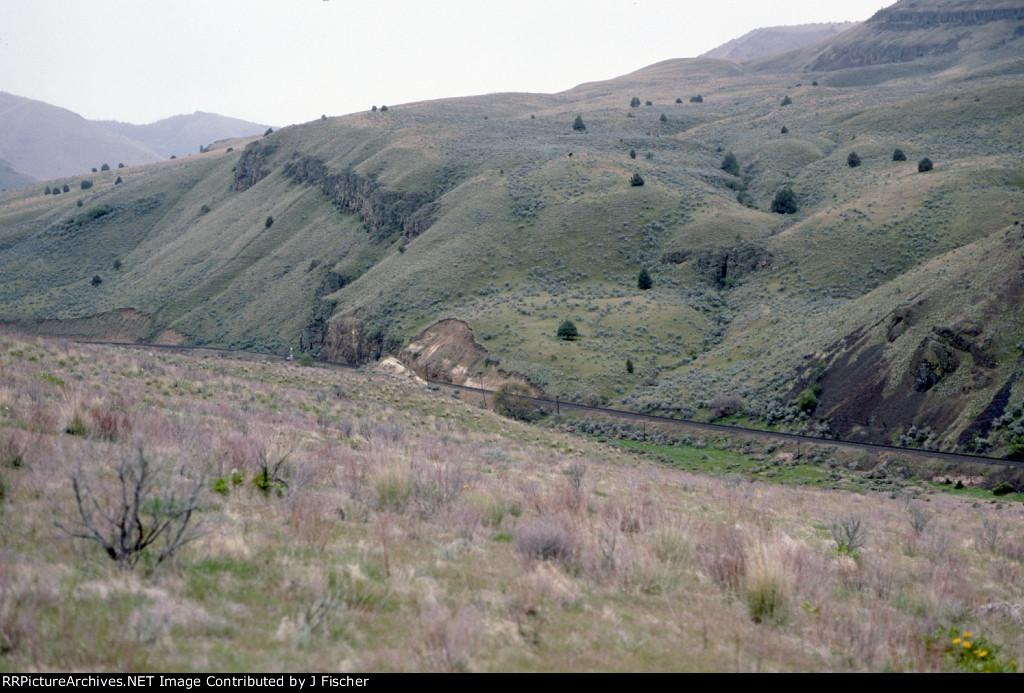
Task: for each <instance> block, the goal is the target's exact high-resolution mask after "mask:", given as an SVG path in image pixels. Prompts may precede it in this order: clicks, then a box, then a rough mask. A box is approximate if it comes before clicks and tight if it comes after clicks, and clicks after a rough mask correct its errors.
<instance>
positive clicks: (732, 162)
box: [722, 152, 740, 176]
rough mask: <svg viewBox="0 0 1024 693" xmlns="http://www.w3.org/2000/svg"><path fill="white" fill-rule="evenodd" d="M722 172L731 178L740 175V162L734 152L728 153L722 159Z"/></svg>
mask: <svg viewBox="0 0 1024 693" xmlns="http://www.w3.org/2000/svg"><path fill="white" fill-rule="evenodd" d="M722 170H723V171H725V172H726V173H728V174H729V175H731V176H738V175H740V162H739V160H737V159H736V155H735V154H733V153H732V152H726V154H725V156H724V157H723V158H722Z"/></svg>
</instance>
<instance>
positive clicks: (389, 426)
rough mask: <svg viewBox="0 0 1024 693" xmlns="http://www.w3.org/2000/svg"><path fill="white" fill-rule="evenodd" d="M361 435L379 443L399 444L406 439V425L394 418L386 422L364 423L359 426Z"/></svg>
mask: <svg viewBox="0 0 1024 693" xmlns="http://www.w3.org/2000/svg"><path fill="white" fill-rule="evenodd" d="M359 435H361V436H362V437H364V438H366V439H367V440H370V441H375V442H378V443H397V442H399V441H401V440H402V438H404V437H405V425H403V424H402V422H400V421H396V420H395V419H393V418H388V419H387V420H385V421H373V422H370V421H363V422H361V423H360V424H359Z"/></svg>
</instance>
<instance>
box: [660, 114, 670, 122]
mask: <svg viewBox="0 0 1024 693" xmlns="http://www.w3.org/2000/svg"><path fill="white" fill-rule="evenodd" d="M658 120H660V121H661V122H663V123H667V122H668V118H666V117H665V114H664V113H662V114H661V117H660V118H658Z"/></svg>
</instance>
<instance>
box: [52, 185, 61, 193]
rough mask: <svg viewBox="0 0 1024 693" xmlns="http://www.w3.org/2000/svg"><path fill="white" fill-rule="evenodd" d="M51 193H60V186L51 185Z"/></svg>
mask: <svg viewBox="0 0 1024 693" xmlns="http://www.w3.org/2000/svg"><path fill="white" fill-rule="evenodd" d="M53 194H54V195H60V188H58V187H57V186H56V185H55V186H53Z"/></svg>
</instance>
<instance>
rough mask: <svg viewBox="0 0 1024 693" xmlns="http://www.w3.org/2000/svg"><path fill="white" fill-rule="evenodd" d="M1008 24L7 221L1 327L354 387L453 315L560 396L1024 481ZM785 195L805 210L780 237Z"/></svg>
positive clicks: (352, 120)
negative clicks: (778, 429)
mask: <svg viewBox="0 0 1024 693" xmlns="http://www.w3.org/2000/svg"><path fill="white" fill-rule="evenodd" d="M1004 4H1005V3H1004ZM1004 4H1000V3H985V2H977V3H960V4H959V5H958V7H960V8H961V10H963V11H960V10H957V12H956V13H954V14H953V15H950V17H951V19H950V22H949V23H948V24H949V25H948V26H946V25H943V24H941V23H940V24H938V25H936V26H932V25H931V24H930V23H929V22H931V21H932V18H933V15H932V14H928V13H929V12H933V11H938V10H939V9H943V8H945V5H941V4H940V3H935V2H929V3H922V2H919V3H916V5H915V6H914V8H909V5H907V4H906V3H900V4H897V6H896V8H895V9H897V10H899V12H901V13H903V14H899V13H897V14H892V13H891V12H889V11H886V12H885V13H879V15H877V16H876V17H874V18H872V19H871V20H870V21H868V22H866V23H864V24H863V25H860V26H858V27H857V28H855V29H851V30H850V31H848V32H844V33H843V34H841V35H839V36H837V37H836V38H835V39H834V40H833V41H831V42H828V43H822V44H817V45H816V46H815V47H813V50H812V49H811V48H807V49H801V50H799V51H796V52H792V53H787V54H784V55H782V56H775V57H772V58H763V59H759V60H755V61H749V62H735V61H726V60H712V59H696V60H672V61H666V62H664V63H659V64H657V65H653V66H650V67H648V68H645V69H643V70H639V71H637V72H635V73H633V74H630V75H625V76H622V77H618V78H616V79H613V80H609V81H606V82H596V83H589V84H583V85H580V86H579V87H576V88H574V89H571V90H569V91H567V92H563V93H560V94H555V95H536V94H491V95H487V96H480V97H473V98H464V99H446V100H438V101H430V102H422V103H416V104H405V105H400V106H393V107H390V108H388V109H387V110H385V109H384V108H380V109H379V110H376V111H371V112H364V113H358V114H353V115H350V116H344V117H340V118H331V119H327V118H324V119H320V120H316V121H313V122H310V123H306V124H304V125H299V126H294V127H289V128H285V129H283V130H279V131H277V132H274V133H272V134H270V135H267V136H265V137H262V138H260V139H259V140H256V141H253V142H252V143H250V144H248V145H246V146H245V147H244V148H243V146H242V145H241V144H240V143H239V144H237V146H234V147H233V148H232V151H227V148H221V149H220V150H218V151H214V152H210V153H206V154H203V155H199V156H193V157H188V158H187V159H178V160H175V161H172V162H165V163H162V164H156V165H151V166H146V167H134V168H130V169H125V170H122V171H117V172H116V173H115V172H113V171H112V172H108V173H106V174H97V175H96V176H92V177H90V181H92V182H94V183H95V185H94V187H92V188H89V189H87V190H82V189H81V188H80V184H79V181H78V180H71V181H68V182H69V185H70V188H71V192H70V193H68V194H63V195H59V196H56V197H54V196H43V195H41V194H40V193H41V191H42V190H41V188H42V184H40V185H39V186H32V187H30V188H26V189H25V190H23V191H19V192H17V193H8V194H6V195H5V196H2V197H0V273H2V275H3V276H4V277H5V279H8V278H9V281H5V282H3V283H2V284H0V300H2V301H3V303H2V305H3V306H4V308H3V313H4V314H3V315H2V316H0V320H4V321H6V322H13V323H17V324H19V325H20V326H21V327H23V328H37V327H38V328H39V329H43V327H40V326H41V325H43V326H44V327H45V330H44V331H47V332H58V333H59V332H62V331H63V332H64V333H65V334H71V333H75V331H76V330H78V329H79V327H77V326H78V325H80V324H81V321H82V320H85V319H87V318H89V316H96V315H112V314H114V313H112V311H117V310H123V309H133V310H135V311H138V312H139V313H142V314H144V315H145V316H148V317H147V319H146V320H145V321H142V322H140V323H139V328H138V334H137V335H136V337H137V338H140V339H154V338H156V337H157V336H158V335H162V334H171V335H174V336H175V337H176V338H183V339H187V340H189V341H191V342H194V343H210V344H221V345H233V346H244V347H248V348H256V349H260V350H264V351H276V352H277V353H284V352H285V351H286V350H287V348H288V347H296V348H301V349H303V350H307V351H311V352H313V353H316V354H322V355H324V356H327V357H330V358H336V359H342V360H349V361H355V362H365V361H370V360H373V359H375V358H377V357H379V356H380V355H381V354H383V353H387V352H392V353H398V352H399V351H400V350H401V348H402V347H403V346H405V345H407V344H408V343H409V342H410V340H412V339H413V338H414V337H416V335H418V334H420V333H421V332H422V331H423V330H424V329H426V328H427V327H429V326H431V325H433V324H435V323H437V322H438V321H440V320H443V319H447V318H454V319H458V320H462V321H464V322H466V323H467V324H468V325H469V326H470V328H471V329H472V330H473V335H474V336H475V339H476V341H477V342H478V343H479V344H480V345H482V346H483V347H484V348H485V349H486V350H487V352H488V357H487V359H486V360H485V361H484V362H481V365H480V367H481V368H483V367H485V365H486V367H494V366H497V367H498V368H499V369H501V370H503V371H504V372H506V373H509V374H514V375H516V376H522V377H525V378H527V379H529V381H530V382H531V383H532V384H533V385H534V386H536V387H537V388H539V389H541V390H543V391H545V392H547V393H549V394H552V395H559V396H560V397H562V398H573V399H578V400H584V401H589V402H607V401H617V402H620V403H624V404H627V405H629V406H634V407H638V408H642V409H645V410H649V411H657V412H662V413H673V414H684V415H697V416H706V415H708V414H709V413H710V407H709V404H710V402H711V401H712V400H713V399H714V398H715V397H716V396H726V395H735V396H738V397H740V398H741V400H742V402H743V409H742V411H743V416H744V417H745V418H746V420H747V421H748V423H755V424H757V425H776V426H783V427H788V428H793V429H799V430H808V431H810V430H813V431H817V432H820V433H822V434H823V435H837V434H838V435H843V436H852V437H859V438H863V439H869V440H884V441H886V442H888V441H891V440H897V439H901V437H905V436H906V435H908V434H909V432H910V429H911V427H913V428H914V430H915V432H916V431H918V430H920V429H923V428H928V429H929V430H931V431H933V432H935V433H936V435H935V436H933V437H932V439H931V441H930V442H929V443H928V444H935V445H941V446H943V447H947V448H953V447H960V448H965V447H973V448H974V449H993V450H995V451H998V452H1000V453H1003V454H1019V453H1021V452H1022V451H1024V428H1021V426H1022V422H1021V420H1020V417H1015V416H1014V415H1013V412H1014V411H1016V409H1019V405H1020V404H1021V403H1022V402H1024V390H1022V389H1021V387H1022V386H1021V384H1020V383H1019V380H1020V378H1019V358H1020V350H1019V349H1018V348H1017V344H1018V343H1019V342H1020V341H1021V340H1022V338H1024V335H1022V334H1021V329H1020V324H1021V323H1020V321H1019V320H1018V319H1017V317H1018V315H1019V310H1020V295H1021V292H1020V291H1019V289H1018V288H1017V287H1018V286H1019V285H1020V283H1021V268H1022V257H1021V254H1020V251H1019V248H1018V245H1019V241H1020V238H1019V230H1020V229H1019V226H1015V223H1016V222H1018V221H1019V218H1020V213H1021V208H1022V204H1024V179H1022V177H1021V173H1020V171H1021V166H1022V163H1024V141H1022V140H1021V137H1020V135H1019V133H1020V132H1022V131H1024V123H1022V122H1021V119H1022V116H1021V114H1020V109H1019V104H1020V102H1021V99H1022V98H1024V82H1022V79H1021V75H1022V70H1021V66H1022V65H1024V63H1022V62H1021V60H1020V58H1019V45H1020V41H1021V40H1024V39H1021V38H1020V37H1019V36H1018V34H1017V32H1016V27H1017V24H1018V23H1019V22H1017V23H1015V20H1013V19H1012V18H1010V19H1007V18H1005V17H1003V14H1000V13H1004V10H1006V7H1004V6H1003V5H1004ZM940 5H941V6H940ZM908 8H909V9H908ZM907 12H909V14H907ZM993 12H995V14H992V13H993ZM968 25H970V26H971V27H974V28H973V29H972V30H971V31H972V33H971V39H970V40H967V39H964V40H963V41H961V42H960V43H957V44H956V45H953V44H950V43H949V40H946V43H942V41H940V39H943V37H945V39H949V37H950V36H953V35H959V34H957V32H960V33H962V31H961V30H962V29H963V27H964V26H968ZM921 27H925V28H921ZM922 32H924V33H922ZM900 37H902V38H900ZM945 39H943V40H945ZM872 42H874V43H875V44H877V45H879V46H884V47H886V48H885V50H882V51H881V52H879V53H878V54H877V55H874V54H870V47H871V45H874V44H872ZM940 44H941V45H943V46H945V45H947V44H949V46H951V47H949V49H948V50H945V49H944V50H943V51H938V52H936V51H931V49H927V50H926V49H925V48H927V47H928V46H931V47H934V46H939V45H940ZM961 44H962V45H961ZM893 46H897V47H898V46H903V48H904V49H906V53H905V54H901V56H902V57H900V56H896V57H894V55H895V54H892V52H891V50H890V48H892V47H893ZM921 46H924V47H925V48H920V47H921ZM919 48H920V50H918V49H919ZM865 51H868V53H869V54H870V55H871V56H873V57H872V59H871V60H870V61H867V62H856V61H854V60H853V58H850V56H863V55H864V54H865V53H864V52H865ZM929 51H931V52H929ZM823 56H825V57H823ZM828 56H831V57H828ZM826 57H828V59H827V60H826ZM844 61H845V62H844ZM851 61H853V62H851ZM847 63H849V64H847ZM814 64H819V67H816V68H813V69H812V66H813V65H814ZM698 96H699V97H700V98H699V99H698V98H697V97H698ZM634 98H635V99H636V100H637V101H638V102H639V105H637V106H632V105H631V102H632V101H633V99H634ZM648 103H650V105H647V104H648ZM576 116H580V118H581V120H582V123H583V125H584V126H585V129H574V127H573V125H574V121H575V119H576ZM896 150H900V151H901V152H902V153H903V155H904V157H905V159H904V160H901V161H896V160H894V158H893V154H894V152H895V151H896ZM728 153H732V154H733V155H734V156H735V158H736V162H737V167H736V169H735V170H733V171H731V172H727V171H724V170H723V169H722V164H723V160H724V159H725V157H726V155H727V154H728ZM851 153H856V155H857V157H858V158H859V161H860V165H859V166H857V167H851V166H849V165H848V161H849V158H850V154H851ZM925 158H928V159H929V160H930V161H931V162H932V163H933V168H932V170H930V171H927V172H919V170H918V166H919V162H920V161H921V160H922V159H925ZM634 174H639V175H640V176H641V177H642V178H643V180H644V185H642V186H633V185H631V184H630V179H631V177H632V176H633V175H634ZM117 175H120V176H122V178H123V182H122V183H121V184H118V185H114V179H115V176H117ZM785 188H789V189H791V190H792V191H793V193H794V196H795V200H796V201H797V204H798V210H797V211H796V213H795V214H777V213H774V212H773V211H772V203H773V200H774V199H775V196H776V195H777V194H778V193H779V191H780V190H782V189H785ZM79 203H81V205H82V206H81V207H79V206H78V204H79ZM1015 234H1017V235H1015ZM979 259H980V261H981V262H982V264H981V265H978V264H970V263H975V262H978V261H979ZM117 262H119V264H118V269H114V266H115V263H117ZM642 268H647V270H648V271H649V272H650V275H651V277H652V278H653V287H652V288H651V289H649V290H640V289H639V288H638V286H637V276H638V274H639V272H640V270H641V269H642ZM96 277H99V278H100V280H101V281H100V282H99V283H96V282H95V278H96ZM924 297H927V300H925V298H924ZM908 316H910V317H908ZM48 319H63V320H70V319H76V320H78V322H76V323H69V322H64V323H56V322H47V323H45V324H44V323H43V322H42V321H44V320H48ZM566 319H571V320H572V321H573V322H574V323H575V324H576V325H577V326H578V329H579V332H580V335H581V338H580V339H579V340H577V341H574V342H564V341H560V340H558V339H557V337H556V330H557V328H558V326H559V324H560V323H561V322H562V321H563V320H566ZM104 324H105V323H104ZM898 324H902V327H898ZM98 329H99V328H93V333H91V334H94V335H95V334H96V333H98ZM897 332H898V334H896V333H897ZM456 360H457V359H456ZM627 361H629V362H630V363H632V364H633V366H634V368H633V371H632V372H628V371H627V369H626V362H627ZM488 362H489V363H488ZM856 364H859V365H856ZM868 364H873V366H872V367H871V368H869V367H868ZM875 366H877V367H875ZM868 373H870V374H871V377H870V378H867V377H866V375H865V374H868ZM470 375H473V374H470ZM477 375H479V374H477ZM851 379H852V380H851ZM850 383H854V384H855V385H856V386H855V387H853V386H850ZM807 388H811V389H812V390H813V389H815V388H817V389H819V391H820V392H819V394H820V396H818V399H817V400H815V402H814V403H812V402H811V400H810V399H807V398H805V399H804V400H803V406H797V398H798V396H799V395H800V394H801V393H802V392H803V391H804V390H806V389H807ZM876 410H878V411H879V412H884V413H885V416H880V415H879V416H875V418H874V419H872V413H874V412H875V411H876ZM1017 429H1021V430H1020V431H1017ZM915 435H916V433H915Z"/></svg>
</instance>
